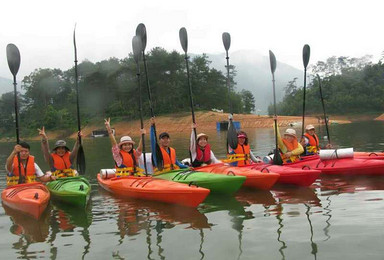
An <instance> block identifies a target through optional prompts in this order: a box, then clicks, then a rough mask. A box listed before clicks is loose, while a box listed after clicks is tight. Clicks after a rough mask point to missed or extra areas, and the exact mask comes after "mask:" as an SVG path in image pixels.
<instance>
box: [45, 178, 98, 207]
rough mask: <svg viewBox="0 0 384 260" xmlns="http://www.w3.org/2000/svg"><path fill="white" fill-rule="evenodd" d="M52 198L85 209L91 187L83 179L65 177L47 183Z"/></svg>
mask: <svg viewBox="0 0 384 260" xmlns="http://www.w3.org/2000/svg"><path fill="white" fill-rule="evenodd" d="M47 187H48V189H49V191H50V192H51V195H52V198H53V199H57V200H60V201H62V202H65V203H68V204H72V205H76V206H79V207H85V206H86V205H87V203H88V200H89V196H90V192H91V186H90V184H89V182H88V180H87V179H86V178H84V177H66V178H60V179H57V180H55V181H51V182H49V183H47Z"/></svg>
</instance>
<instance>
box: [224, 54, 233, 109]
mask: <svg viewBox="0 0 384 260" xmlns="http://www.w3.org/2000/svg"><path fill="white" fill-rule="evenodd" d="M225 52H226V57H225V59H226V60H227V88H228V109H229V113H230V114H231V115H232V114H233V111H232V102H231V82H230V79H229V56H228V50H226V51H225Z"/></svg>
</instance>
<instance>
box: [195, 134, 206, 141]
mask: <svg viewBox="0 0 384 260" xmlns="http://www.w3.org/2000/svg"><path fill="white" fill-rule="evenodd" d="M200 137H205V138H206V139H207V140H208V135H206V134H204V133H200V134H198V135H197V137H196V140H197V141H198V140H199V139H200Z"/></svg>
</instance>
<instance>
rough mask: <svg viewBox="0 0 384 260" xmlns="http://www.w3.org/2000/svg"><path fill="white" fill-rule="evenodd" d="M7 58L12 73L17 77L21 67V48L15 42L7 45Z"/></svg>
mask: <svg viewBox="0 0 384 260" xmlns="http://www.w3.org/2000/svg"><path fill="white" fill-rule="evenodd" d="M7 60H8V66H9V69H10V70H11V73H12V75H13V76H14V77H16V74H17V72H18V71H19V68H20V52H19V49H18V48H17V47H16V45H14V44H13V43H10V44H8V45H7Z"/></svg>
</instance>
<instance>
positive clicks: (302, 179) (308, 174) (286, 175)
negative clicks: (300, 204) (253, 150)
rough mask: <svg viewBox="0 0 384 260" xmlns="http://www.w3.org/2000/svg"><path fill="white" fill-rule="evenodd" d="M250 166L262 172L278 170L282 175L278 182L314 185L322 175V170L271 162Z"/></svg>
mask: <svg viewBox="0 0 384 260" xmlns="http://www.w3.org/2000/svg"><path fill="white" fill-rule="evenodd" d="M246 167H248V168H251V169H254V170H259V171H261V172H276V173H278V174H279V175H280V176H279V178H278V180H277V182H276V183H277V184H290V185H297V186H303V187H308V186H310V185H312V184H313V183H314V182H315V181H316V180H317V179H318V178H319V176H320V173H321V171H319V170H312V169H306V168H304V169H297V168H296V169H294V168H290V167H287V166H280V165H271V164H263V163H258V164H252V165H250V166H246Z"/></svg>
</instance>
